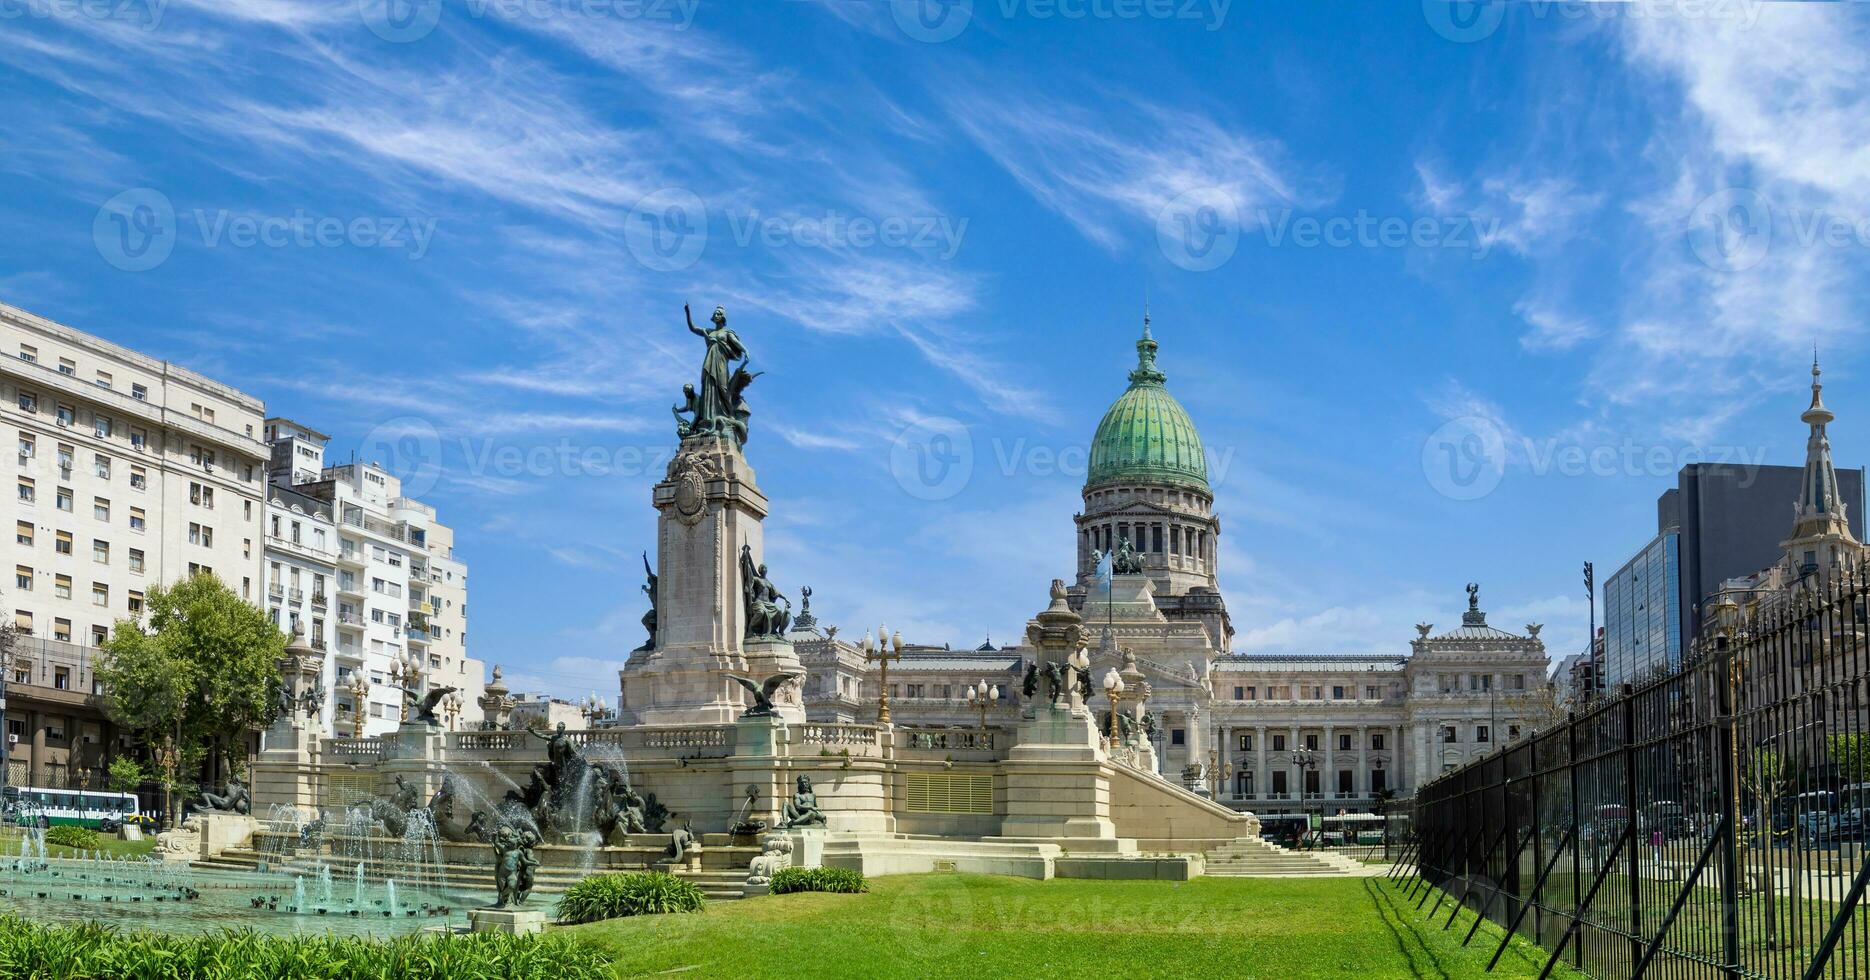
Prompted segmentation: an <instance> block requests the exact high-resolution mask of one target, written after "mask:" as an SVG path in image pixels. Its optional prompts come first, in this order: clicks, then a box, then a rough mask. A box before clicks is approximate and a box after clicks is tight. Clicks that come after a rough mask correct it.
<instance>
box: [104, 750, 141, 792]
mask: <svg viewBox="0 0 1870 980" xmlns="http://www.w3.org/2000/svg"><path fill="white" fill-rule="evenodd" d="M142 785H143V766H142V764H141V763H139V762H137V761H136V760H135V759H132V758H130V757H129V756H127V755H120V756H118V757H116V758H115V759H112V760H110V791H111V792H113V793H134V792H136V791H137V789H138V788H140V787H141V786H142Z"/></svg>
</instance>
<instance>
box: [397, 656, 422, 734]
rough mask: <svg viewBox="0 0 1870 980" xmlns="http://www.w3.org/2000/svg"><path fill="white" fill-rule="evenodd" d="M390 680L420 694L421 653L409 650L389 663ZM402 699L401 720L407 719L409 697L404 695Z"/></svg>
mask: <svg viewBox="0 0 1870 980" xmlns="http://www.w3.org/2000/svg"><path fill="white" fill-rule="evenodd" d="M390 680H392V681H394V682H396V685H397V686H398V687H402V688H405V689H407V690H411V691H415V692H416V693H418V694H420V693H421V692H422V655H421V654H419V653H416V652H415V651H413V650H409V651H405V652H404V653H403V654H402V655H400V656H398V657H397V658H396V662H395V663H393V664H391V665H390ZM402 701H403V707H402V712H401V715H400V717H401V719H402V720H403V721H408V720H409V699H408V698H406V697H405V698H403V699H402Z"/></svg>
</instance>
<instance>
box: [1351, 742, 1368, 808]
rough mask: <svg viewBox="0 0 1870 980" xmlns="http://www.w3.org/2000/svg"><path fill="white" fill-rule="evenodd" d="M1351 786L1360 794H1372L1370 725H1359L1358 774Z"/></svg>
mask: <svg viewBox="0 0 1870 980" xmlns="http://www.w3.org/2000/svg"><path fill="white" fill-rule="evenodd" d="M1351 788H1352V790H1353V791H1355V792H1356V793H1357V795H1359V796H1369V795H1370V726H1368V725H1358V726H1357V775H1356V776H1355V777H1353V778H1352V780H1351Z"/></svg>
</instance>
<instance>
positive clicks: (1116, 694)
mask: <svg viewBox="0 0 1870 980" xmlns="http://www.w3.org/2000/svg"><path fill="white" fill-rule="evenodd" d="M1123 688H1124V683H1123V677H1122V676H1121V675H1119V674H1118V673H1117V672H1116V670H1114V669H1112V670H1107V671H1105V672H1104V695H1105V696H1106V697H1108V698H1110V743H1111V744H1112V745H1115V744H1117V707H1118V705H1121V704H1122V703H1123Z"/></svg>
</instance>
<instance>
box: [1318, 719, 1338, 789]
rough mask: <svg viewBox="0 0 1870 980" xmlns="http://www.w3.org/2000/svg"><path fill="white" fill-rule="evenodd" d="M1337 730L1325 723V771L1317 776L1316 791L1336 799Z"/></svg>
mask: <svg viewBox="0 0 1870 980" xmlns="http://www.w3.org/2000/svg"><path fill="white" fill-rule="evenodd" d="M1336 732H1337V730H1336V729H1335V728H1333V727H1332V726H1331V725H1329V724H1327V725H1325V771H1324V772H1323V773H1322V774H1321V775H1319V777H1318V792H1319V794H1320V795H1322V796H1323V797H1324V798H1325V799H1327V800H1330V799H1336V798H1337V792H1338V763H1337V750H1338V737H1337V734H1336Z"/></svg>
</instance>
